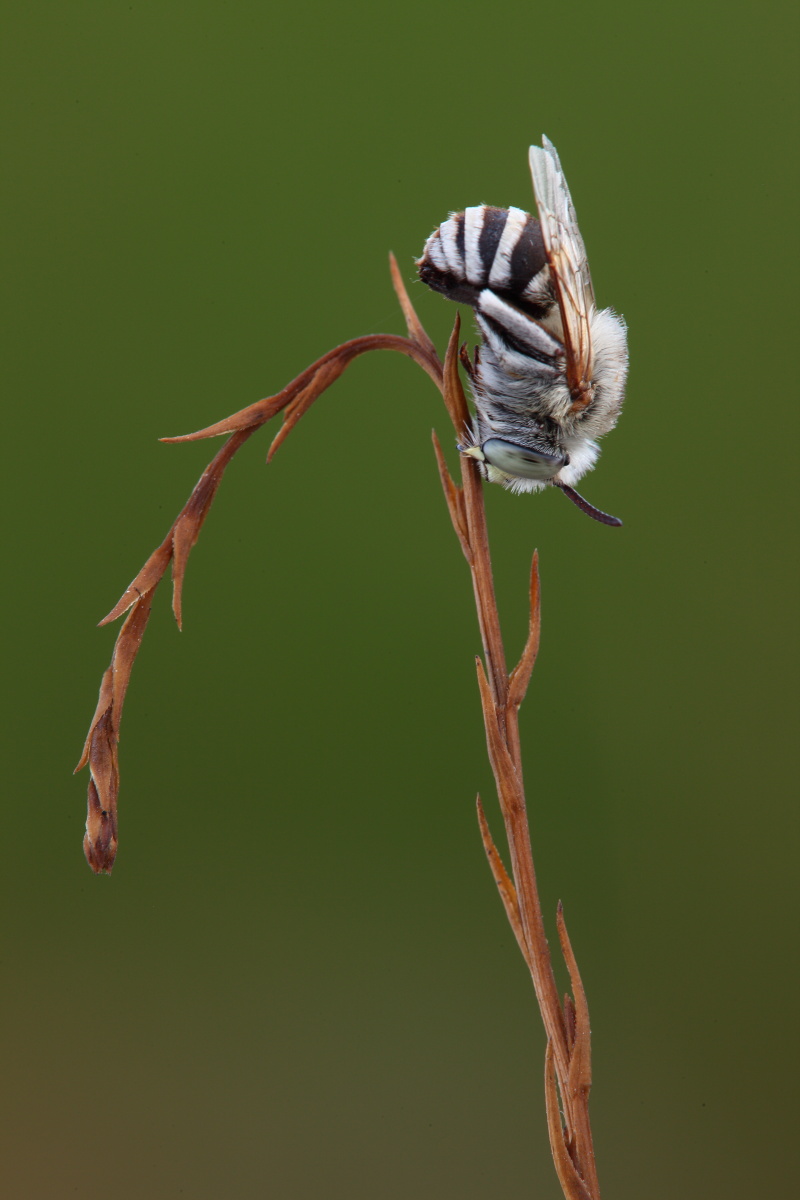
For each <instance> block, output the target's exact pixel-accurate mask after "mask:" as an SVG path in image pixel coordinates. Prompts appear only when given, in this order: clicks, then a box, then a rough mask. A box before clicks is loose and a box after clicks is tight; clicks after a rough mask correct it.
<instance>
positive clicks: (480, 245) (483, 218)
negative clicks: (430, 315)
mask: <svg viewBox="0 0 800 1200" xmlns="http://www.w3.org/2000/svg"><path fill="white" fill-rule="evenodd" d="M417 266H418V268H419V276H420V279H421V280H422V281H423V283H427V285H428V287H431V288H433V289H434V291H437V292H441V293H442V294H443V295H445V296H447V298H448V299H449V300H455V301H456V302H457V303H459V304H470V305H472V307H473V308H477V307H478V298H479V296H480V293H481V292H482V291H483V289H484V288H490V289H491V290H492V291H493V292H497V293H498V294H499V295H505V296H508V297H510V298H513V299H514V300H515V301H516V302H517V303H522V305H523V306H526V305H532V306H533V307H537V306H538V305H540V304H541V303H542V301H543V291H544V288H543V284H544V283H546V279H543V278H541V277H540V276H541V272H542V271H545V276H546V277H548V276H549V271H548V270H547V256H546V254H545V250H544V243H543V241H542V232H541V229H540V227H539V222H538V221H537V220H536V218H535V217H532V216H531V215H530V213H526V212H523V211H522V209H521V208H494V207H492V206H491V205H489V204H482V205H480V206H478V207H476V208H467V209H465V210H464V212H460V213H455V214H454V215H453V216H452V217H450V218H449V219H448V220H447V221H445V222H444V223H443V224H442V225H440V226H439V228H438V229H436V230H434V232H433V233H432V234H431V236H430V237H429V238H428V240H427V242H426V243H425V250H424V251H423V255H422V258H421V259H419V260H418V263H417ZM537 277H539V278H537ZM534 281H535V286H532V285H533V284H534ZM532 315H538V314H535V313H532Z"/></svg>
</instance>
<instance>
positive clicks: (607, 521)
mask: <svg viewBox="0 0 800 1200" xmlns="http://www.w3.org/2000/svg"><path fill="white" fill-rule="evenodd" d="M556 487H557V488H561V491H562V492H563V493H564V495H565V496H568V497H569V499H570V500H571V501H572V503H573V504H575V505H577V507H578V508H579V509H580V510H581V512H585V513H586V515H587V517H593V518H594V520H595V521H599V522H600V524H601V525H617V526H619V525H621V524H622V521H620V519H619V517H612V516H611V514H610V513H605V512H603V511H602V509H600V508H595V506H594V505H593V504H590V503H589V501H588V500H584V498H583V496H579V495H578V493H577V492H576V491H575V489H574V488H571V487H570V486H569V484H568V483H557V484H556Z"/></svg>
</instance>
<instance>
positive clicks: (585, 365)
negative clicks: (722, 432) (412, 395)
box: [417, 137, 628, 525]
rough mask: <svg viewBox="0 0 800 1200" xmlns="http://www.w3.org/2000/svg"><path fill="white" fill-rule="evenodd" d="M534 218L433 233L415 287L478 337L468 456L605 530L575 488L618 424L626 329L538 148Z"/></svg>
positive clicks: (552, 156)
mask: <svg viewBox="0 0 800 1200" xmlns="http://www.w3.org/2000/svg"><path fill="white" fill-rule="evenodd" d="M530 167H531V174H532V176H533V191H534V195H535V197H536V207H537V209H538V213H539V219H538V221H537V220H536V218H535V217H532V216H531V215H530V214H529V213H526V212H523V211H522V209H519V208H507V209H506V208H493V207H491V206H490V205H486V204H483V205H480V206H479V207H477V208H467V209H465V210H464V212H460V213H455V214H454V215H453V216H451V217H450V218H449V220H447V221H445V222H444V224H442V225H440V226H439V228H438V229H437V230H435V231H434V232H433V233H432V234H431V236H430V237H429V238H428V240H427V242H426V243H425V250H424V252H423V255H422V258H420V259H419V260H418V262H417V266H418V268H419V275H420V279H422V281H423V282H424V283H427V284H428V286H429V287H431V288H433V289H434V291H437V292H441V293H442V294H443V295H444V296H447V298H448V299H449V300H455V301H456V302H457V303H460V304H469V305H470V306H471V307H472V308H473V309H474V310H475V317H476V320H477V323H478V327H479V329H480V332H481V335H482V345H481V346H480V347H479V348H477V347H476V349H475V355H474V360H473V361H472V362H470V360H469V359H468V358H465V366H466V367H467V370H468V372H469V376H470V384H471V390H472V396H473V400H474V403H475V418H474V420H473V423H472V427H471V428H470V429H469V430H467V431H466V433H465V440H464V444H463V445H460V446H459V449H460V450H461V452H462V453H463V454H468V455H470V456H472V457H473V458H475V459H476V460H477V461H478V463H479V465H480V470H481V473H482V475H483V477H484V478H485V479H488V480H489V481H490V482H492V483H500V484H502V485H503V487H506V488H509V489H510V490H511V491H512V492H536V491H539V490H540V489H542V488H544V487H547V486H548V485H554V486H556V487H558V488H561V490H562V491H563V492H565V493H566V495H567V496H569V498H570V499H571V500H572V501H574V503H575V504H577V505H578V507H579V508H581V509H583V511H584V512H586V513H588V514H589V516H592V517H594V518H595V519H596V520H598V521H602V522H603V523H604V524H607V525H621V524H622V522H621V521H620V520H619V519H618V518H617V517H610V516H609V515H608V514H607V513H603V512H600V510H599V509H596V508H595V507H594V506H593V505H591V504H589V503H588V501H586V500H584V499H583V497H582V496H579V495H578V493H577V492H576V491H574V489H573V487H572V485H573V484H574V483H577V482H578V480H579V479H580V478H581V477H582V476H583V475H584V474H585V473H586V472H587V471H589V470H591V468H592V467H593V466H594V464H595V462H596V460H597V456H598V454H599V453H600V449H599V447H598V445H597V442H596V441H595V439H596V438H598V437H601V436H602V435H603V434H604V433H608V431H609V429H613V427H614V425H615V424H616V421H617V417H618V416H619V412H620V409H621V407H622V398H623V395H624V392H625V380H626V376H627V372H628V347H627V337H626V331H625V323H624V321H623V320H622V318H621V317H618V316H616V314H615V313H614V312H612V310H611V309H610V308H603V309H598V308H597V307H596V306H595V299H594V290H593V288H592V280H591V276H590V274H589V264H588V262H587V260H586V250H585V248H584V244H583V238H582V237H581V234H580V230H579V229H578V223H577V220H576V217H575V209H574V208H573V205H572V198H571V197H570V194H569V188H568V187H567V181H566V180H565V178H564V173H563V171H562V169H561V163H560V161H559V158H558V154H557V153H556V149H555V147H554V146H553V145H552V143H551V142H549V141H548V140H547V138H545V137H543V138H542V145H541V147H539V146H531V148H530Z"/></svg>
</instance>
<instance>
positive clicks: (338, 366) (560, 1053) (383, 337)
mask: <svg viewBox="0 0 800 1200" xmlns="http://www.w3.org/2000/svg"><path fill="white" fill-rule="evenodd" d="M390 262H391V270H392V279H393V283H394V287H395V291H396V293H397V296H398V300H399V302H400V306H401V308H402V310H403V314H404V316H405V320H406V325H407V327H408V335H409V336H408V337H407V338H402V337H397V336H394V335H390V334H374V335H371V336H369V337H363V338H355V339H354V340H353V341H350V342H345V343H344V344H343V345H341V346H338V347H336V348H335V349H334V350H331V351H330V352H329V353H328V354H325V355H323V357H322V358H320V359H319V360H318V361H317V362H315V363H313V364H312V365H311V366H310V367H308V368H307V369H306V370H305V371H303V372H302V373H301V374H300V375H299V376H298V377H297V378H296V379H295V380H293V382H292V383H290V384H288V385H287V387H285V388H284V389H283V390H282V391H281V392H279V393H278V394H277V395H275V396H269V397H267V398H265V399H263V400H259V401H258V402H257V403H255V404H251V405H249V406H248V407H247V408H244V409H242V410H241V411H240V412H238V413H234V414H233V415H232V416H230V417H227V418H225V419H224V420H222V421H219V422H217V423H215V424H213V425H209V426H207V427H206V428H205V429H201V430H198V431H197V432H196V433H191V434H185V435H183V436H181V437H172V438H164V439H163V440H164V441H167V442H184V441H196V440H199V439H201V438H207V437H216V436H220V435H223V434H229V435H230V436H229V438H228V440H227V441H226V443H225V445H224V446H223V447H222V449H221V450H220V451H219V452H218V453H217V455H216V456H215V457H214V459H213V460H212V461H211V463H210V464H209V466H208V467H207V468H206V470H205V471H204V472H203V474H202V476H201V477H200V479H199V481H198V483H197V485H196V486H195V488H194V490H193V491H192V493H191V495H190V497H189V499H188V501H187V503H186V504H185V506H184V507H183V509H182V510H181V512H180V513H179V514H178V517H177V518H176V520H175V522H174V524H173V525H172V526H171V528H170V530H169V532H168V533H167V536H166V537H165V539H164V540H163V542H162V543H161V544H160V545H159V546H158V547H157V548H156V550H155V551H154V552H153V554H152V555H151V556H150V558H149V559H148V560H147V562H146V563H145V564H144V566H143V567H142V569H141V571H140V572H139V574H138V575H137V576H136V578H135V579H134V580H133V582H132V583H131V584H130V585H129V586H128V587H127V588H126V590H125V592H124V593H123V595H122V597H121V598H120V600H119V601H118V603H117V604H116V605H115V606H114V608H113V609H112V610H111V612H110V613H109V614H108V615H107V616H106V617H104V618H103V621H101V624H106V623H107V622H109V621H112V620H115V619H116V618H117V617H119V616H122V614H123V613H125V612H126V611H127V610H128V609H130V610H131V611H130V613H129V615H128V617H127V619H126V620H125V622H124V624H123V626H122V628H121V630H120V633H119V635H118V637H117V641H116V644H115V646H114V651H113V654H112V659H111V664H110V666H109V668H108V670H107V671H106V672H105V674H104V676H103V681H102V684H101V689H100V698H99V700H98V705H97V709H96V711H95V715H94V718H93V720H92V723H91V726H90V728H89V734H88V737H87V740H86V746H85V747H84V752H83V756H82V758H81V761H80V763H79V764H78V768H76V769H80V768H81V767H83V766H85V765H86V764H87V763H88V765H89V768H90V774H91V778H90V783H89V796H88V816H87V823H86V837H85V839H84V851H85V854H86V858H87V861H88V862H89V865H90V866H91V868H92V870H93V871H95V872H96V873H109V872H110V871H111V869H112V867H113V864H114V858H115V855H116V851H117V799H118V792H119V759H118V744H119V727H120V721H121V717H122V707H123V702H124V699H125V694H126V691H127V687H128V683H129V681H130V675H131V670H132V668H133V663H134V661H135V658H136V654H137V653H138V650H139V647H140V645H141V642H142V638H143V636H144V632H145V628H146V626H147V621H148V619H149V615H150V608H151V604H152V599H153V595H154V593H155V590H156V588H157V587H158V584H159V583H160V581H161V579H162V578H163V575H164V573H165V571H166V569H167V566H168V565H169V563H170V562H171V563H172V574H173V611H174V614H175V618H176V621H177V623H178V625H179V627H180V626H181V623H182V592H183V582H184V577H185V572H186V565H187V562H188V558H189V554H190V552H191V549H192V547H193V546H194V544H195V542H196V540H197V537H198V535H199V533H200V529H201V528H202V525H203V522H204V521H205V519H206V516H207V515H208V511H209V509H210V507H211V503H212V501H213V499H214V496H215V494H216V491H217V488H218V487H219V484H220V482H221V480H222V476H223V474H224V471H225V469H226V467H227V466H228V464H229V462H230V461H231V459H232V458H233V456H234V455H235V453H236V451H237V450H238V449H239V448H240V447H241V446H242V445H243V444H244V442H246V441H247V440H248V438H250V437H251V436H252V435H253V434H254V433H255V432H256V431H257V430H258V429H260V428H261V426H262V425H264V424H265V423H266V422H267V421H269V420H270V419H271V418H272V417H273V416H275V415H277V413H279V412H283V414H284V418H283V424H282V426H281V428H280V430H279V431H278V433H277V435H276V437H275V438H274V439H273V442H272V445H271V447H270V450H269V453H268V458H271V457H272V455H273V454H274V453H275V452H276V451H277V449H278V447H279V446H280V445H281V444H282V443H283V441H284V440H285V438H286V437H287V436H288V434H289V433H290V432H291V430H292V429H293V428H294V426H295V425H296V424H297V423H298V421H299V420H300V419H301V417H303V416H304V415H305V413H306V412H307V411H308V409H309V408H310V407H311V405H312V404H313V402H314V401H315V400H316V399H317V398H318V397H319V396H320V395H321V394H322V392H324V391H325V390H326V389H327V388H328V387H330V385H331V384H332V383H333V382H334V381H335V380H336V379H338V378H339V376H340V375H341V374H342V372H343V371H344V370H345V369H346V368H347V367H348V366H349V364H350V363H351V362H353V361H354V360H355V359H356V358H357V357H359V356H360V355H361V354H365V353H367V352H368V351H372V350H394V351H397V352H399V353H402V354H405V355H407V356H408V357H409V358H412V359H413V360H414V361H415V362H416V363H417V364H418V365H419V366H420V367H422V369H423V370H424V371H425V372H426V373H427V374H428V375H429V376H430V377H431V379H432V380H433V382H434V383H435V384H436V386H437V387H438V388H439V390H440V391H441V393H442V396H443V399H444V402H445V405H446V407H447V410H448V413H449V415H450V419H451V421H452V423H453V427H454V429H455V432H456V437H457V438H459V439H460V438H461V437H462V436H463V432H464V430H465V428H467V427H468V425H469V420H470V418H469V410H468V408H467V402H466V398H465V396H464V391H463V388H462V386H461V380H460V377H459V372H458V363H459V359H460V358H461V361H464V358H465V354H464V351H463V350H462V351H461V352H460V351H459V347H458V339H459V321H458V319H456V322H455V327H454V329H453V333H452V336H451V338H450V342H449V345H448V348H447V355H446V358H445V362H444V365H442V363H441V361H440V360H439V358H438V356H437V354H436V350H435V347H434V345H433V343H432V342H431V340H430V338H429V337H428V335H427V333H426V332H425V330H424V329H423V327H422V324H421V323H420V321H419V318H418V317H417V314H416V313H415V311H414V308H413V306H412V304H411V301H410V300H409V298H408V295H407V293H406V290H405V287H404V285H403V281H402V279H401V277H400V273H399V271H398V269H397V264H396V262H395V261H394V257H393V256H392V257H391V259H390ZM465 365H466V366H467V369H468V359H467V360H466V364H465ZM433 437H434V449H435V451H436V458H437V463H438V466H439V474H440V477H441V481H442V487H443V490H444V495H445V500H446V502H447V507H448V510H449V513H450V517H451V520H452V523H453V528H454V529H455V532H456V535H457V537H458V540H459V543H460V545H461V548H462V550H463V553H464V556H465V558H466V560H467V562H468V564H469V568H470V572H471V576H472V584H473V591H474V595H475V605H476V610H477V615H478V624H479V627H480V634H481V641H482V644H483V651H484V657H485V666H484V663H483V662H482V661H481V660H480V659H478V660H477V672H478V687H479V691H480V697H481V705H482V708H483V717H484V725H485V729H486V742H487V747H488V752H489V759H490V762H491V766H492V771H493V773H494V777H495V782H496V785H497V794H498V799H499V802H500V810H501V814H502V818H503V824H504V827H505V833H506V840H507V843H508V850H509V857H510V862H511V875H510V876H509V874H508V872H507V871H506V868H505V867H504V865H503V862H502V858H501V856H500V853H499V851H498V849H497V847H496V846H495V844H494V841H493V840H492V836H491V833H490V831H489V826H488V823H487V821H486V816H485V813H484V811H483V806H482V804H481V801H480V797H478V801H477V807H478V822H479V828H480V833H481V838H482V841H483V845H484V849H485V851H486V856H487V859H488V862H489V866H490V868H491V871H492V875H493V877H494V880H495V883H496V885H497V888H498V891H499V893H500V897H501V900H502V902H503V905H504V908H505V912H506V916H507V918H508V921H509V923H510V925H511V928H512V930H513V932H514V935H515V937H516V939H517V943H518V945H519V947H520V951H521V953H522V956H523V958H524V960H525V962H526V964H527V966H528V969H529V971H530V974H531V979H532V982H533V987H534V991H535V994H536V998H537V1001H538V1004H539V1008H540V1011H541V1015H542V1020H543V1023H544V1027H545V1031H546V1034H547V1051H546V1058H545V1097H546V1102H547V1119H548V1130H549V1134H550V1143H551V1149H552V1154H553V1161H554V1163H555V1167H556V1172H557V1174H558V1178H559V1181H560V1183H561V1187H562V1191H563V1193H564V1196H565V1197H566V1198H567V1200H599V1197H600V1190H599V1184H598V1180H597V1171H596V1166H595V1158H594V1150H593V1146H592V1135H591V1127H590V1124H589V1113H588V1100H589V1090H590V1087H591V1060H590V1030H589V1012H588V1007H587V1004H586V996H585V993H584V991H583V986H582V984H581V979H580V975H579V973H578V968H577V964H576V962H575V957H574V955H573V952H572V947H571V945H570V941H569V937H568V935H567V930H566V925H565V923H564V917H563V912H562V910H561V906H560V905H559V909H558V914H557V930H558V936H559V942H560V946H561V951H562V954H563V957H564V960H565V962H566V965H567V969H568V971H569V976H570V982H571V986H572V993H573V997H574V1000H573V999H572V998H570V997H569V996H566V997H565V999H564V1004H563V1006H562V1004H561V1001H560V999H559V994H558V989H557V986H556V981H555V976H554V974H553V968H552V963H551V960H550V949H549V946H548V942H547V935H546V931H545V925H544V919H543V916H542V911H541V904H540V901H539V894H538V889H537V884H536V873H535V869H534V863H533V853H532V850H531V841H530V833H529V828H528V817H527V810H526V802H525V792H524V787H523V779H522V754H521V748H520V734H519V708H520V705H521V704H522V701H523V699H524V697H525V693H526V690H527V687H528V684H529V682H530V678H531V674H532V671H533V667H534V664H535V662H536V655H537V651H538V647H539V632H540V602H539V574H538V559H537V556H536V555H535V554H534V557H533V563H532V567H531V577H530V618H529V629H528V636H527V640H526V642H525V646H524V648H523V651H522V654H521V656H520V659H519V661H518V663H517V664H516V666H515V667H514V669H513V670H512V671H511V672H510V673H509V671H508V668H507V664H506V657H505V651H504V648H503V638H502V632H501V626H500V618H499V614H498V609H497V601H496V597H495V592H494V582H493V577H492V565H491V555H490V551H489V538H488V531H487V526H486V513H485V508H484V502H483V484H482V480H481V477H480V473H479V470H478V465H477V463H476V462H475V460H474V459H473V458H472V457H470V456H468V455H462V456H461V460H460V461H461V477H462V479H461V484H460V485H458V484H456V483H455V482H454V480H453V479H452V477H451V476H450V473H449V471H448V468H447V465H446V462H445V458H444V455H443V453H442V449H441V446H440V445H439V442H438V439H437V438H436V434H435V433H434V435H433Z"/></svg>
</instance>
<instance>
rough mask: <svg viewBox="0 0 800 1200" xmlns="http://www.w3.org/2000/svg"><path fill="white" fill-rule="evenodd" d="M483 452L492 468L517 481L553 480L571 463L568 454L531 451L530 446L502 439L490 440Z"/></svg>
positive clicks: (483, 447) (484, 446)
mask: <svg viewBox="0 0 800 1200" xmlns="http://www.w3.org/2000/svg"><path fill="white" fill-rule="evenodd" d="M481 450H482V451H483V456H484V458H485V459H486V461H487V463H489V465H490V466H492V467H496V468H497V470H498V471H502V472H503V474H504V475H510V476H512V477H515V478H517V479H540V480H546V479H552V478H553V476H554V475H556V474H557V473H558V472H559V471H560V470H561V468H562V467H564V466H566V465H567V463H568V462H569V458H568V456H567V455H566V454H553V453H551V452H550V451H547V450H544V449H542V450H531V449H530V448H529V447H528V446H517V445H516V444H515V443H514V442H506V441H503V439H502V438H489V440H488V441H487V442H484V443H483V445H482V446H481Z"/></svg>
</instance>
